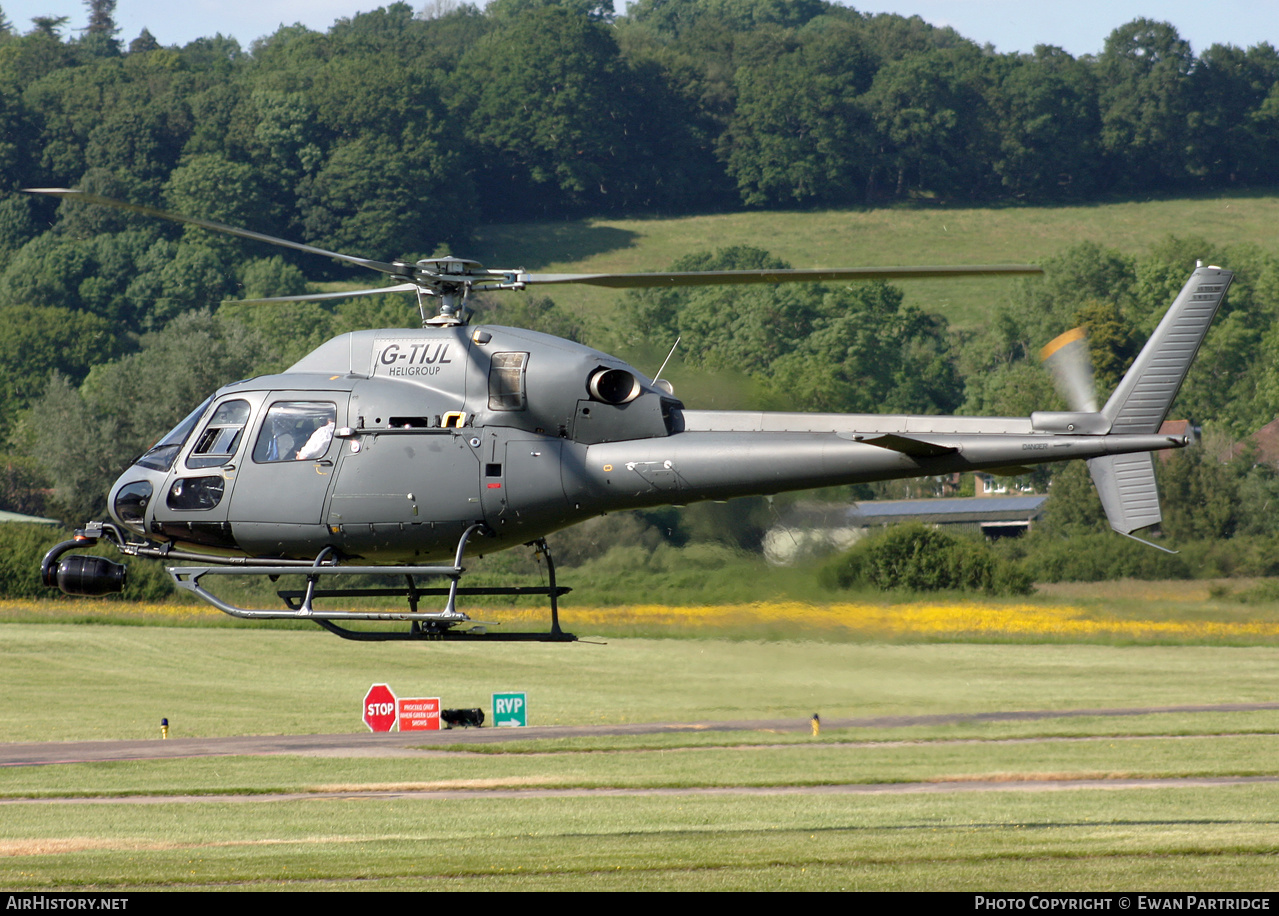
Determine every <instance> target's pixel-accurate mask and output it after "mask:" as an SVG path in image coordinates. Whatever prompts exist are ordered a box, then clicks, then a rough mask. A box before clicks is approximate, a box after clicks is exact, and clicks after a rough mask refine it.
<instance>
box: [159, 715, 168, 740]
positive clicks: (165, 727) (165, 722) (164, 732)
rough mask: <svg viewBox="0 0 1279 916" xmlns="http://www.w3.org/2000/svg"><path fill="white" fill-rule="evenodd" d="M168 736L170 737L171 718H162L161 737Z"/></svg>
mask: <svg viewBox="0 0 1279 916" xmlns="http://www.w3.org/2000/svg"><path fill="white" fill-rule="evenodd" d="M168 737H169V720H168V719H161V720H160V739H161V740H164V739H165V738H168Z"/></svg>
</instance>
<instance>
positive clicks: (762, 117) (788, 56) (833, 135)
mask: <svg viewBox="0 0 1279 916" xmlns="http://www.w3.org/2000/svg"><path fill="white" fill-rule="evenodd" d="M779 44H782V45H783V48H784V49H785V50H773V49H770V51H771V53H770V54H768V55H767V57H766V59H765V60H763V61H761V62H760V63H759V64H758V65H753V66H742V67H739V68H738V70H737V75H736V90H737V105H736V108H735V111H734V115H733V119H732V122H731V123H730V125H729V128H728V131H727V133H726V134H725V136H724V138H723V140H722V142H721V153H722V155H723V156H724V158H725V161H726V163H727V168H728V173H729V175H731V176H732V177H733V179H734V180H735V181H736V182H737V186H738V189H739V190H740V191H741V195H742V201H743V203H745V204H747V205H751V206H760V205H773V206H778V205H781V206H785V205H788V204H807V203H811V202H813V201H823V202H829V203H838V202H846V201H858V200H861V198H862V196H863V194H864V193H865V190H866V181H867V179H868V177H869V170H868V168H867V164H868V163H869V162H870V161H871V156H870V152H871V149H870V143H869V142H868V137H869V136H870V120H869V117H868V116H867V115H866V113H865V112H864V111H863V110H862V108H861V107H860V106H859V105H858V104H857V101H856V99H857V96H858V95H859V94H860V93H862V92H864V91H865V90H866V89H867V87H868V86H869V85H870V81H871V78H872V76H873V74H874V61H873V60H872V58H871V56H870V54H869V53H868V52H866V51H865V50H864V49H862V48H861V46H860V39H859V36H858V30H857V29H856V27H855V26H853V25H852V24H850V23H839V24H838V25H837V26H835V27H832V28H827V29H822V30H816V31H806V32H803V33H801V34H800V36H799V41H798V42H797V43H796V45H795V47H793V49H790V48H789V47H788V46H789V45H790V44H791V43H790V42H779ZM761 56H763V55H761Z"/></svg>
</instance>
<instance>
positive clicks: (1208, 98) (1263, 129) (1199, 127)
mask: <svg viewBox="0 0 1279 916" xmlns="http://www.w3.org/2000/svg"><path fill="white" fill-rule="evenodd" d="M1277 86H1279V51H1276V50H1275V48H1274V47H1272V46H1271V45H1269V44H1265V43H1262V44H1259V45H1256V46H1254V47H1251V48H1249V49H1248V50H1247V51H1244V50H1242V49H1240V48H1236V47H1234V46H1233V45H1213V46H1212V47H1210V48H1209V49H1208V50H1207V51H1205V52H1203V53H1202V54H1201V55H1199V59H1198V61H1196V63H1195V67H1194V69H1193V70H1192V71H1191V72H1190V76H1189V90H1188V91H1189V94H1190V97H1191V98H1190V102H1189V107H1190V116H1189V117H1190V122H1189V124H1188V131H1189V149H1188V150H1187V153H1188V159H1189V162H1188V163H1187V167H1188V169H1189V171H1190V172H1191V173H1193V174H1194V175H1195V176H1197V177H1199V178H1202V179H1206V180H1207V181H1209V182H1210V183H1212V184H1213V185H1217V186H1222V185H1229V184H1237V183H1242V182H1264V181H1273V180H1274V179H1275V178H1276V177H1277V176H1279V169H1277V168H1276V167H1275V156H1276V154H1279V139H1277V138H1276V135H1275V133H1274V131H1273V119H1272V118H1271V117H1270V114H1269V108H1268V106H1267V100H1268V99H1269V98H1270V97H1271V96H1272V95H1273V94H1274V92H1275V89H1276V87H1277Z"/></svg>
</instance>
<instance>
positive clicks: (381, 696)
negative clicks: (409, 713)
mask: <svg viewBox="0 0 1279 916" xmlns="http://www.w3.org/2000/svg"><path fill="white" fill-rule="evenodd" d="M364 724H365V725H367V726H368V727H369V731H375V732H389V731H390V730H391V729H392V728H394V727H395V694H394V693H392V692H391V688H390V687H388V686H386V685H385V684H374V685H373V686H372V687H370V688H369V692H368V693H366V694H365V695H364Z"/></svg>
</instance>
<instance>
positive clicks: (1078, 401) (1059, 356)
mask: <svg viewBox="0 0 1279 916" xmlns="http://www.w3.org/2000/svg"><path fill="white" fill-rule="evenodd" d="M1039 359H1040V361H1041V362H1042V363H1043V364H1044V365H1045V366H1047V367H1048V371H1049V372H1050V373H1052V377H1053V382H1054V383H1055V384H1056V386H1057V391H1058V393H1059V394H1060V395H1061V396H1062V398H1063V399H1064V400H1065V401H1066V406H1067V407H1068V408H1069V409H1071V410H1076V411H1082V412H1085V413H1096V412H1097V389H1096V386H1095V385H1094V384H1093V372H1092V357H1091V356H1090V355H1089V353H1088V334H1087V332H1085V331H1084V329H1083V328H1073V329H1071V330H1069V331H1067V332H1066V333H1065V334H1062V335H1060V336H1059V337H1056V338H1054V339H1053V340H1052V341H1051V342H1050V343H1049V344H1048V346H1046V347H1044V348H1043V349H1042V350H1040V351H1039Z"/></svg>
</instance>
